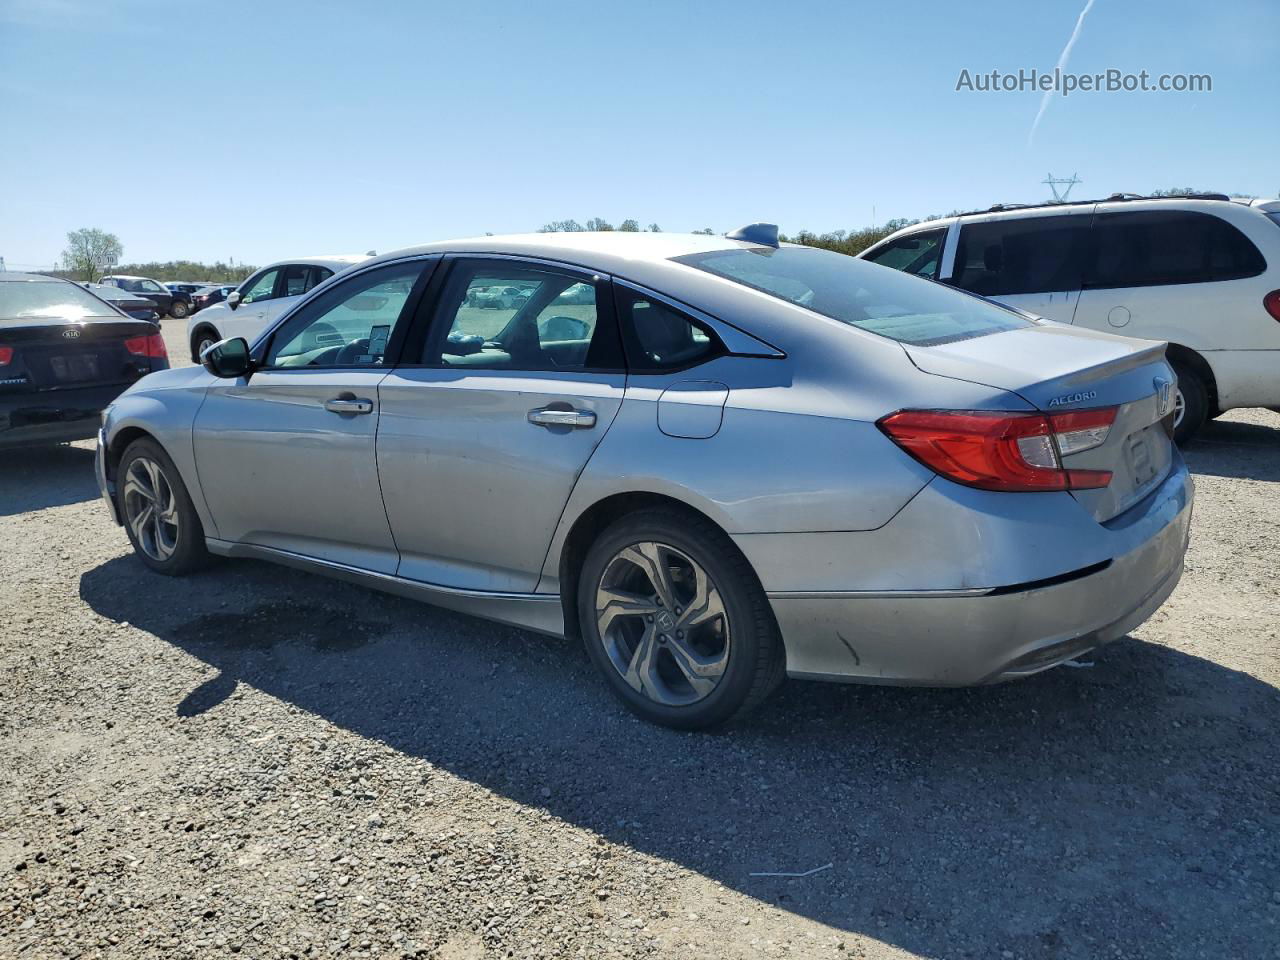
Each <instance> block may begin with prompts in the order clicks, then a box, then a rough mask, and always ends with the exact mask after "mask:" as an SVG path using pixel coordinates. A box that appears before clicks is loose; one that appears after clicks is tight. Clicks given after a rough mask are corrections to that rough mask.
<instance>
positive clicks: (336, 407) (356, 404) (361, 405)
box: [324, 396, 373, 413]
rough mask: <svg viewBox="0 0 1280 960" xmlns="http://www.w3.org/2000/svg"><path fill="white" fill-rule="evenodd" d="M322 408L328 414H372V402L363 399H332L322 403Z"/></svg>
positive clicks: (346, 397)
mask: <svg viewBox="0 0 1280 960" xmlns="http://www.w3.org/2000/svg"><path fill="white" fill-rule="evenodd" d="M324 408H325V409H326V410H328V411H329V412H330V413H373V401H372V400H366V399H364V398H363V397H353V396H344V397H334V398H333V399H332V400H326V401H325V402H324Z"/></svg>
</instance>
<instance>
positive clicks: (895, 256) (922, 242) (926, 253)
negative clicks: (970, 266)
mask: <svg viewBox="0 0 1280 960" xmlns="http://www.w3.org/2000/svg"><path fill="white" fill-rule="evenodd" d="M946 238H947V231H946V230H928V231H925V232H923V233H913V234H911V235H910V236H906V237H899V238H898V239H897V240H894V241H892V242H891V243H886V244H885V245H884V246H883V247H880V248H879V249H878V250H875V251H873V252H872V253H870V254H868V255H867V256H865V257H863V259H864V260H869V261H871V262H872V263H878V264H879V265H880V266H882V267H891V268H892V269H894V270H901V271H902V272H903V273H911V274H915V275H916V276H917V277H928V278H929V279H930V280H936V279H937V278H938V263H939V261H941V259H942V245H943V242H944V241H945V240H946Z"/></svg>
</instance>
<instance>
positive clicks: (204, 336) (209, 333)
mask: <svg viewBox="0 0 1280 960" xmlns="http://www.w3.org/2000/svg"><path fill="white" fill-rule="evenodd" d="M218 340H219V337H218V334H217V332H216V331H214V330H211V329H209V328H208V327H201V328H200V329H199V330H197V331H196V335H195V336H194V337H192V338H191V361H192V363H199V362H200V354H202V353H204V352H205V350H206V349H208V348H209V347H212V346H213V345H214V344H215V343H217V342H218Z"/></svg>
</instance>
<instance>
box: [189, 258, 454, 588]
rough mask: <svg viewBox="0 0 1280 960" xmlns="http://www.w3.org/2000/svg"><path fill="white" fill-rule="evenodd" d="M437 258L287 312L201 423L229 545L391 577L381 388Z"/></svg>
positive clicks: (201, 452) (213, 506) (207, 492)
mask: <svg viewBox="0 0 1280 960" xmlns="http://www.w3.org/2000/svg"><path fill="white" fill-rule="evenodd" d="M433 263H434V261H433V260H432V259H430V258H414V259H411V260H404V261H396V262H393V263H389V264H384V265H381V266H378V267H375V268H373V269H369V270H364V271H361V272H359V273H358V274H355V275H353V276H351V277H349V278H348V279H346V280H345V281H344V282H343V283H341V284H338V285H335V286H333V287H332V288H330V289H329V290H328V291H326V292H324V293H321V294H319V295H318V296H316V297H315V298H314V299H312V300H309V301H308V302H306V303H304V304H303V305H302V306H301V307H300V308H299V309H298V310H297V311H296V312H294V313H293V314H291V315H289V316H288V317H286V318H285V319H284V320H283V321H282V323H281V324H280V326H279V327H278V328H277V329H276V330H274V331H273V332H272V333H271V334H270V336H269V337H267V338H266V340H264V342H263V343H262V344H259V345H258V347H257V348H256V350H255V356H256V357H257V358H258V363H259V364H260V366H259V368H258V369H256V370H255V371H254V372H253V373H252V374H251V375H250V376H249V377H248V378H240V379H237V380H219V381H217V382H216V383H215V384H214V385H213V386H211V387H210V388H209V389H208V392H207V395H206V397H205V401H204V404H203V405H202V406H201V408H200V412H199V414H198V415H197V416H196V421H195V428H194V442H195V452H196V468H197V471H198V474H199V477H200V486H201V489H202V490H203V492H204V497H205V502H206V503H207V504H208V507H209V512H210V513H211V514H212V516H213V520H214V523H215V525H216V527H217V536H218V537H219V538H220V539H222V540H227V541H233V542H240V543H248V544H255V545H257V546H262V547H270V548H273V549H276V550H283V551H288V552H290V553H295V554H301V555H303V556H307V557H313V558H318V559H321V560H327V561H330V562H333V563H339V564H344V565H347V566H352V567H359V568H361V569H365V570H373V571H377V572H379V573H386V574H391V573H394V572H395V569H396V566H397V563H398V555H397V553H396V548H395V542H394V540H393V539H392V536H391V529H390V527H389V526H388V524H387V515H386V512H385V510H384V509H383V504H382V493H381V490H380V488H379V484H378V468H377V462H376V458H375V451H374V441H375V438H376V436H377V433H378V419H379V403H378V384H379V382H380V381H381V380H382V379H383V377H385V376H386V372H387V370H388V369H389V362H388V358H390V357H393V356H394V355H395V352H396V351H398V350H399V344H400V339H401V338H402V336H403V333H404V330H405V323H406V320H405V318H406V317H407V316H409V315H410V314H411V313H412V311H413V308H414V305H415V303H416V297H418V296H419V295H420V292H421V289H422V287H423V284H424V283H425V279H426V277H427V275H428V274H429V271H430V269H431V266H432V264H433Z"/></svg>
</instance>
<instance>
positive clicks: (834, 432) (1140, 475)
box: [97, 224, 1193, 728]
mask: <svg viewBox="0 0 1280 960" xmlns="http://www.w3.org/2000/svg"><path fill="white" fill-rule="evenodd" d="M948 229H949V228H948ZM912 249H915V248H912ZM508 290H516V291H519V292H520V294H521V295H520V296H517V295H516V294H511V293H508V292H507V291H508ZM492 291H497V292H498V293H497V294H496V295H497V296H499V297H502V298H505V299H504V300H503V302H502V303H501V304H500V305H497V306H489V305H488V302H489V297H490V296H491V295H492V294H491V292H492ZM481 305H485V309H477V307H479V306H481ZM202 318H203V319H202ZM189 333H190V341H191V345H192V349H193V351H194V352H195V353H196V354H197V355H198V356H199V357H200V359H201V365H200V366H196V367H190V368H184V369H175V370H170V371H167V372H161V373H157V374H154V375H152V376H150V377H149V378H148V379H146V380H145V381H143V382H141V383H138V384H135V385H133V386H132V387H130V388H129V389H127V390H126V391H125V392H124V393H123V394H122V395H121V396H119V397H118V398H117V399H116V400H115V402H114V403H112V404H111V405H110V406H109V407H108V408H107V410H106V412H105V414H104V416H103V424H102V429H101V431H100V433H99V436H98V453H97V473H98V482H99V485H100V487H101V489H102V492H103V496H104V498H105V501H106V503H107V505H108V508H109V510H110V511H111V513H112V516H113V517H114V518H115V519H116V520H117V522H119V523H121V524H123V526H124V528H125V533H126V535H127V536H128V538H129V541H130V543H131V544H132V546H133V548H134V550H135V552H136V554H137V556H138V557H139V559H140V560H141V562H142V563H143V564H145V565H146V566H148V567H150V568H151V569H152V570H155V571H156V572H159V573H163V574H171V575H178V574H186V573H190V572H192V571H193V570H195V569H197V568H198V567H199V565H200V564H201V563H202V562H203V561H204V560H205V559H206V558H207V557H208V556H209V555H211V554H212V555H218V556H226V557H257V558H262V559H266V560H271V561H275V562H279V563H284V564H289V565H292V566H296V567H300V568H303V569H307V570H313V571H316V572H319V573H324V574H328V575H332V576H338V577H342V578H345V579H349V580H353V581H356V582H359V583H363V584H366V585H368V586H370V587H373V588H376V589H382V590H387V591H390V592H393V593H398V594H402V595H407V596H411V597H418V598H421V599H424V600H428V601H430V602H433V603H437V604H440V605H443V606H446V607H451V608H454V609H459V610H463V611H467V612H470V613H474V614H478V615H481V616H486V617H490V618H492V619H496V620H500V621H502V622H506V623H511V624H516V625H519V626H522V627H526V628H530V629H534V630H539V631H544V632H548V633H552V634H570V635H576V636H581V637H582V639H583V641H584V642H585V644H586V647H587V650H588V652H589V655H590V657H591V659H592V661H593V662H594V663H595V665H596V666H597V667H598V669H599V671H600V673H601V675H602V677H603V678H604V680H605V682H606V683H607V684H608V686H609V687H610V689H611V690H612V691H613V692H614V693H615V694H616V695H617V696H618V697H619V698H620V699H621V700H622V701H623V702H624V703H625V704H626V705H627V706H628V707H630V708H631V709H633V710H634V711H635V712H636V713H638V714H639V715H641V716H642V717H645V718H646V719H648V720H651V721H654V722H657V723H663V724H668V725H671V726H676V727H687V728H696V727H704V726H708V725H711V724H716V723H719V722H722V721H724V720H726V719H728V718H730V717H732V716H734V715H736V714H738V713H739V712H741V711H742V710H744V709H747V708H749V707H751V706H752V705H754V704H756V703H758V702H760V701H761V700H763V699H764V698H765V697H766V696H768V694H769V693H770V692H771V691H772V690H773V689H774V688H775V687H776V686H777V685H778V683H779V682H781V680H782V679H783V677H784V676H788V675H789V676H796V677H806V678H813V679H826V680H843V681H861V682H875V683H906V684H930V685H942V686H954V685H968V684H979V683H989V682H994V681H998V680H1006V679H1012V678H1016V677H1022V676H1027V675H1030V674H1033V673H1036V672H1039V671H1041V670H1045V669H1049V668H1051V667H1053V666H1056V665H1058V664H1061V663H1063V662H1065V661H1067V660H1070V659H1072V658H1074V657H1076V656H1078V655H1079V654H1081V653H1083V652H1084V651H1087V650H1089V649H1091V648H1093V647H1096V646H1098V645H1100V644H1103V643H1106V642H1108V641H1110V640H1112V639H1115V638H1117V637H1119V636H1122V635H1124V634H1125V633H1126V632H1128V631H1129V630H1131V629H1133V628H1134V627H1135V626H1137V625H1138V624H1140V623H1141V622H1143V621H1144V620H1145V619H1146V618H1147V617H1149V616H1150V615H1151V613H1152V612H1153V611H1154V610H1155V609H1157V608H1158V607H1159V606H1160V605H1161V604H1162V603H1163V602H1164V600H1165V598H1166V597H1168V595H1169V594H1170V593H1171V592H1172V590H1173V589H1174V587H1175V586H1176V584H1177V582H1178V579H1179V576H1180V574H1181V571H1182V559H1183V555H1184V552H1185V549H1186V544H1187V536H1188V529H1189V520H1190V515H1191V508H1192V496H1193V491H1192V484H1191V480H1190V477H1189V475H1188V472H1187V469H1186V467H1185V465H1184V464H1183V462H1182V459H1181V457H1180V456H1179V454H1178V451H1177V449H1176V447H1175V446H1174V445H1173V442H1172V439H1171V435H1172V432H1173V420H1174V417H1175V415H1176V414H1175V404H1174V381H1175V375H1174V372H1173V370H1172V369H1171V367H1170V365H1169V362H1168V359H1167V358H1166V356H1165V346H1164V344H1163V343H1157V342H1151V341H1143V340H1134V339H1130V338H1127V337H1121V336H1116V335H1114V334H1111V333H1108V332H1104V331H1097V330H1092V329H1084V328H1082V327H1074V326H1071V325H1067V324H1061V323H1053V322H1050V321H1044V320H1040V319H1034V318H1030V317H1028V316H1027V315H1025V314H1023V313H1019V312H1017V311H1014V310H1012V309H1010V308H1007V307H1004V306H1001V305H998V304H996V303H994V302H992V301H990V300H986V299H983V298H980V297H975V296H970V295H969V294H967V293H965V292H962V291H960V290H957V289H951V288H948V287H947V286H945V285H942V284H939V283H937V282H934V281H933V280H931V279H921V278H920V277H913V276H908V275H906V274H904V273H901V272H896V271H894V270H888V269H883V268H882V267H880V266H877V265H875V264H874V263H871V262H868V261H866V260H859V259H855V258H851V257H847V256H843V255H841V254H837V253H832V252H830V251H825V250H819V249H814V248H809V247H800V246H793V245H789V244H779V242H778V239H777V228H776V227H770V226H768V225H763V224H755V225H752V226H750V227H747V228H743V229H742V230H739V231H735V232H734V233H732V234H730V235H728V236H727V237H712V236H696V235H678V234H658V233H645V234H640V233H634V234H633V233H621V232H614V233H599V234H593V233H563V234H538V235H531V236H523V237H507V238H503V237H485V238H482V239H478V240H471V241H456V242H450V243H440V244H432V245H428V246H423V247H416V248H411V249H408V250H402V251H399V252H397V253H393V254H387V255H383V256H380V257H374V258H363V257H346V258H318V259H303V260H291V261H286V262H281V263H278V264H273V265H271V266H269V267H265V268H263V270H261V271H259V272H258V273H257V274H255V275H254V276H253V277H251V278H249V280H247V281H246V282H245V283H244V284H242V285H241V286H240V287H239V288H238V289H237V290H236V291H233V292H232V293H231V295H230V296H229V297H228V298H227V300H226V301H225V302H224V303H220V304H216V305H214V306H212V307H208V308H206V309H205V310H204V311H202V312H201V313H200V314H198V315H197V316H196V317H194V318H192V320H191V322H190V325H189Z"/></svg>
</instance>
